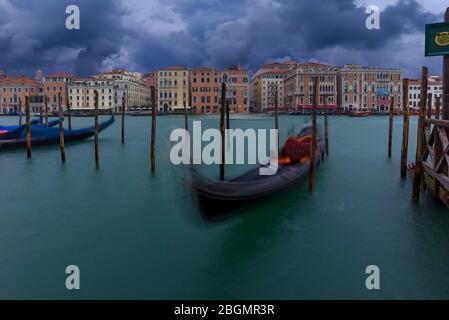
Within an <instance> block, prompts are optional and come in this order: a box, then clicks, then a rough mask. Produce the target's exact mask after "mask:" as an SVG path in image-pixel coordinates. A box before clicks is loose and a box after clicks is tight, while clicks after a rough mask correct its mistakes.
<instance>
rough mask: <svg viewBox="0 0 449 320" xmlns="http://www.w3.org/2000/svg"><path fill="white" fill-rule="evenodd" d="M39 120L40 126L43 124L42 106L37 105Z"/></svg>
mask: <svg viewBox="0 0 449 320" xmlns="http://www.w3.org/2000/svg"><path fill="white" fill-rule="evenodd" d="M39 121H40V125H41V126H42V125H44V115H43V111H42V106H40V107H39Z"/></svg>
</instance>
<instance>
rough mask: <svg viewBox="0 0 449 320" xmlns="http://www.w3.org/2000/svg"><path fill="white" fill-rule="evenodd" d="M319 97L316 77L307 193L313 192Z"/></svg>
mask: <svg viewBox="0 0 449 320" xmlns="http://www.w3.org/2000/svg"><path fill="white" fill-rule="evenodd" d="M319 95H320V88H319V82H318V77H315V80H314V89H313V99H312V143H311V144H310V166H309V177H308V178H309V179H308V182H309V183H308V189H309V192H313V178H314V175H315V158H316V149H317V132H316V131H317V124H316V107H317V103H318V99H319V98H318V97H319Z"/></svg>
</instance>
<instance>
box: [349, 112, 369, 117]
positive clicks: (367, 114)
mask: <svg viewBox="0 0 449 320" xmlns="http://www.w3.org/2000/svg"><path fill="white" fill-rule="evenodd" d="M349 116H350V117H352V118H363V117H369V116H370V113H369V112H367V111H352V112H350V113H349Z"/></svg>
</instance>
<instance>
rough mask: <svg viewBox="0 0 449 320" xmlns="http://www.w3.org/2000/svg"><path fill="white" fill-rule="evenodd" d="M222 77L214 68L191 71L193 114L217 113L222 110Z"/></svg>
mask: <svg viewBox="0 0 449 320" xmlns="http://www.w3.org/2000/svg"><path fill="white" fill-rule="evenodd" d="M221 77H222V74H221V72H220V71H217V70H215V69H214V68H196V69H192V70H191V71H190V88H191V106H192V112H193V113H196V114H202V113H217V112H218V111H219V110H220V109H219V108H220V98H221V82H222V80H221V79H222V78H221Z"/></svg>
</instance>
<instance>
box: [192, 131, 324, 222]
mask: <svg viewBox="0 0 449 320" xmlns="http://www.w3.org/2000/svg"><path fill="white" fill-rule="evenodd" d="M310 132H311V128H310V126H308V127H306V128H304V129H303V130H302V131H301V132H300V133H299V134H298V136H297V138H302V137H306V136H310ZM284 148H285V147H284ZM323 150H324V147H323V141H322V139H321V138H320V137H318V139H317V153H316V158H315V159H316V160H315V164H314V165H315V166H317V165H318V164H319V163H320V161H321V159H322V155H323ZM309 168H310V160H309V159H308V158H307V160H306V161H296V162H293V163H288V164H281V163H279V164H278V171H277V173H276V174H275V175H273V176H261V175H260V174H259V168H256V169H253V170H251V171H249V172H247V173H246V174H243V175H242V176H239V177H237V178H235V179H232V180H230V181H213V180H211V179H208V178H205V177H202V176H200V175H199V174H198V173H196V172H195V171H194V170H193V169H192V173H193V175H192V183H193V190H194V195H195V197H196V199H197V202H198V205H199V208H200V211H201V214H202V216H203V218H205V219H206V220H217V219H222V218H225V217H226V216H228V215H230V214H236V213H239V212H240V211H241V210H242V209H243V208H245V207H247V206H248V205H252V204H254V203H257V202H258V201H259V200H261V199H263V198H266V197H268V196H271V195H275V194H278V193H280V192H282V191H285V190H288V189H291V188H293V187H295V186H297V185H298V184H300V183H301V182H304V181H305V180H306V178H307V175H308V172H309Z"/></svg>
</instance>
